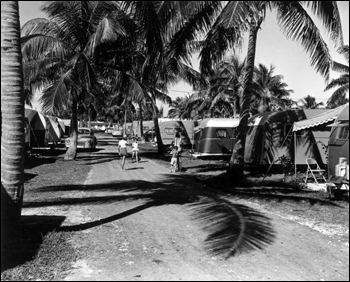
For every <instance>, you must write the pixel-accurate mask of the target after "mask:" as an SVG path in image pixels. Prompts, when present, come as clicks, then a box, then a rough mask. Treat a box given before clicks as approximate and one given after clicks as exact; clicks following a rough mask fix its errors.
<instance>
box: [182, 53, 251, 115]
mask: <svg viewBox="0 0 350 282" xmlns="http://www.w3.org/2000/svg"><path fill="white" fill-rule="evenodd" d="M243 70H244V62H240V60H239V59H238V57H237V56H235V55H234V56H230V57H228V58H226V59H225V60H224V61H222V62H221V63H220V64H219V65H218V66H217V67H216V68H215V70H214V71H213V72H212V73H210V74H209V75H208V77H207V80H208V86H206V87H201V88H200V89H199V90H198V91H195V92H194V93H193V94H192V95H191V96H190V97H189V99H188V102H187V103H188V105H187V109H192V117H195V118H197V119H201V118H206V117H225V116H226V117H229V116H236V113H239V109H240V108H239V107H240V105H239V104H240V103H239V101H240V97H241V94H242V78H243Z"/></svg>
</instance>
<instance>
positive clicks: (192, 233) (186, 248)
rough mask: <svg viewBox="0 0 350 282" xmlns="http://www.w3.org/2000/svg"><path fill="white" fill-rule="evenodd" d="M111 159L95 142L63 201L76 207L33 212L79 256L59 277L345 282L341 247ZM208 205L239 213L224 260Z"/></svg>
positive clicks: (176, 179) (147, 167)
mask: <svg viewBox="0 0 350 282" xmlns="http://www.w3.org/2000/svg"><path fill="white" fill-rule="evenodd" d="M111 156H113V157H111ZM115 156H116V147H115V146H104V147H100V150H99V151H98V152H94V153H93V161H92V162H93V168H92V170H91V171H90V173H89V175H88V176H87V179H86V183H85V186H84V188H83V189H82V188H81V187H76V188H75V187H70V188H69V189H67V194H66V197H67V199H68V198H69V199H71V198H75V199H81V204H76V205H69V206H56V207H55V206H52V207H50V208H47V207H46V208H45V209H40V208H39V209H37V210H35V209H33V210H32V211H31V212H33V213H34V214H39V213H54V214H56V215H64V216H66V220H65V221H64V223H63V226H62V230H65V231H71V232H74V233H73V234H74V236H73V242H72V243H73V244H74V245H75V246H76V248H77V250H79V251H80V253H81V259H80V260H79V261H78V262H77V263H76V264H75V265H74V269H73V271H70V272H69V273H67V275H66V278H65V280H68V281H99V280H106V281H112V280H113V281H138V280H140V281H144V280H154V281H180V280H188V281H189V280H191V281H195V280H196V281H212V280H216V281H218V280H220V281H221V280H230V281H235V280H255V281H256V280H260V281H262V280H264V281H265V280H284V281H287V280H288V281H308V280H309V281H310V280H312V281H316V280H321V281H323V280H324V281H331V280H337V281H348V280H349V248H348V245H345V244H344V243H340V242H338V241H335V240H333V239H332V238H331V237H328V236H326V235H324V234H322V233H320V232H318V231H315V230H313V229H311V228H309V227H307V226H304V225H300V224H298V223H296V222H294V221H291V220H288V219H285V218H282V217H280V216H278V215H275V214H271V213H268V212H267V211H264V210H263V209H262V208H261V207H260V206H258V205H257V204H252V203H250V202H249V201H246V200H243V199H233V198H225V197H224V196H219V197H218V196H217V195H215V193H212V192H213V191H210V190H205V191H204V188H203V187H201V184H200V183H198V182H196V181H194V180H193V179H191V178H190V177H188V176H186V175H185V174H183V173H177V174H171V173H170V172H169V168H168V167H164V166H162V165H159V164H157V163H156V162H154V161H152V160H150V159H146V158H144V157H143V156H141V157H142V160H141V162H139V163H130V160H127V162H126V165H125V167H126V170H125V171H122V170H121V162H120V160H119V159H117V158H115ZM208 201H209V202H212V203H215V201H218V204H217V205H218V206H220V205H222V203H224V206H226V207H227V206H230V204H229V203H232V206H230V209H231V210H232V211H233V212H234V213H235V214H236V215H240V216H238V219H237V218H235V217H233V220H232V222H230V223H229V224H228V226H226V227H227V228H228V230H229V231H228V233H230V232H231V231H232V229H235V228H236V229H237V230H238V231H237V232H236V233H235V234H236V235H237V236H236V237H239V238H240V239H239V240H240V241H239V242H242V246H238V247H239V249H240V250H242V252H238V253H236V254H235V255H231V256H229V257H228V258H227V259H225V257H224V255H228V254H229V248H230V247H232V242H231V241H230V240H231V239H232V238H231V237H230V238H226V237H225V236H224V235H223V236H220V234H215V231H218V230H213V228H214V229H215V228H219V227H220V228H221V227H225V225H224V223H222V224H221V223H220V224H221V225H220V224H219V225H217V224H216V223H217V222H220V219H221V217H222V215H223V214H224V213H225V211H222V210H215V209H213V210H211V211H208V209H206V207H207V208H208V206H205V203H208ZM213 214H214V216H212V215H213ZM215 215H216V217H215ZM257 218H259V220H260V221H259V220H256V219H257ZM230 224H231V225H235V226H229V225H230ZM254 224H256V229H255V233H254ZM260 225H261V226H260ZM204 226H207V228H204ZM218 226H219V227H218ZM210 227H213V228H210ZM223 229H224V228H223ZM224 231H225V230H224ZM226 231H227V230H226ZM258 233H259V234H258ZM222 234H226V233H225V232H224V233H222ZM210 235H211V236H212V237H209V238H208V236H210ZM236 237H235V238H236ZM224 243H227V245H225V244H224ZM211 250H221V254H222V255H221V254H218V253H213V252H211Z"/></svg>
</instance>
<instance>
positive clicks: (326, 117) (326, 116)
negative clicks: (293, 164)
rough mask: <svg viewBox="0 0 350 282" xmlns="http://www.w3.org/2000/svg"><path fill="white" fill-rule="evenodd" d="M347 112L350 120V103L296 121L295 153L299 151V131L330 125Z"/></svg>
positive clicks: (294, 128)
mask: <svg viewBox="0 0 350 282" xmlns="http://www.w3.org/2000/svg"><path fill="white" fill-rule="evenodd" d="M346 113H347V119H348V120H349V104H345V105H342V106H340V107H337V108H335V109H331V110H327V111H326V112H324V113H322V114H319V115H316V116H314V117H312V118H309V119H306V120H301V121H298V122H295V123H294V125H293V133H294V146H295V149H294V152H295V154H296V151H297V148H296V144H297V132H299V131H301V130H309V129H314V128H316V127H319V126H327V125H329V123H331V122H334V121H336V120H337V119H338V117H341V116H346ZM329 138H330V137H329ZM329 138H328V140H329ZM328 140H327V145H328ZM295 170H296V168H295Z"/></svg>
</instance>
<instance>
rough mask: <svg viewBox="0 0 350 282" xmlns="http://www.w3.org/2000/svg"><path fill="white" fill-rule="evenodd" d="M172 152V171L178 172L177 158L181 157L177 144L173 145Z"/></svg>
mask: <svg viewBox="0 0 350 282" xmlns="http://www.w3.org/2000/svg"><path fill="white" fill-rule="evenodd" d="M170 154H171V161H170V172H176V166H177V159H178V157H179V151H178V148H177V146H174V147H173V149H172V150H171V152H170Z"/></svg>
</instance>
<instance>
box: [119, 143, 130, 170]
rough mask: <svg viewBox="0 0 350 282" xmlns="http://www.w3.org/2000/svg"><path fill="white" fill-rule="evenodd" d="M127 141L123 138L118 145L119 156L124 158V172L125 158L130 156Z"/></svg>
mask: <svg viewBox="0 0 350 282" xmlns="http://www.w3.org/2000/svg"><path fill="white" fill-rule="evenodd" d="M125 139H126V138H125V137H123V139H122V140H120V141H119V143H118V149H119V155H120V156H121V157H122V170H124V165H125V158H126V156H127V154H128V153H127V149H126V145H127V144H128V142H126V140H125Z"/></svg>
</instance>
